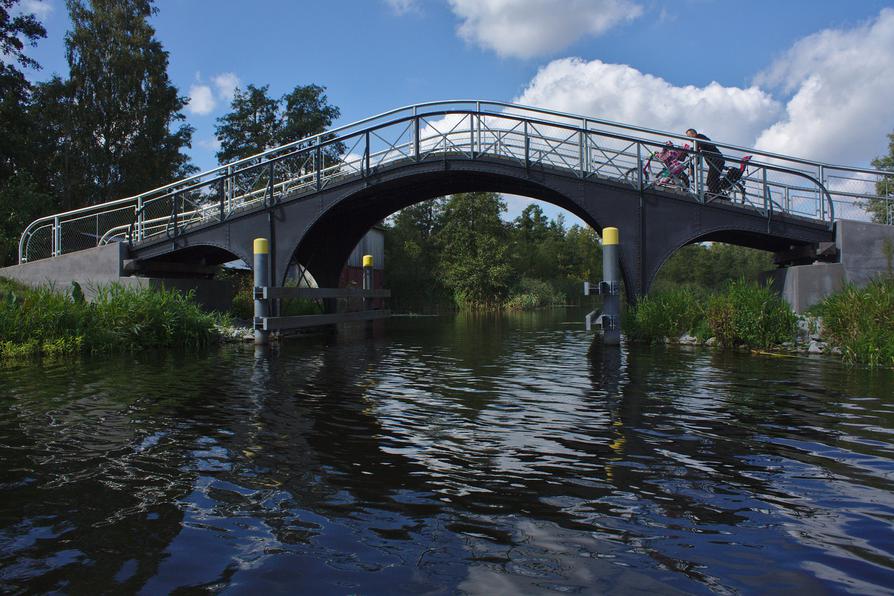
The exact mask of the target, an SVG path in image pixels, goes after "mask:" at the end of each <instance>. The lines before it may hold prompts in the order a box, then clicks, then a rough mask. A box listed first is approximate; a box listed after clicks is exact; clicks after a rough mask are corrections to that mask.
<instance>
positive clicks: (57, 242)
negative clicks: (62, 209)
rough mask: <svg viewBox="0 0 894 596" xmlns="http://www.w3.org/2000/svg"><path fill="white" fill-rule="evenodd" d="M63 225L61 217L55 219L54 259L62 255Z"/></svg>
mask: <svg viewBox="0 0 894 596" xmlns="http://www.w3.org/2000/svg"><path fill="white" fill-rule="evenodd" d="M61 226H62V223H61V222H60V220H59V216H58V215H57V216H56V217H54V218H53V246H52V251H51V252H52V253H53V256H54V257H58V256H59V255H61V254H62V227H61Z"/></svg>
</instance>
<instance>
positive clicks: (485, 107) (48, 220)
mask: <svg viewBox="0 0 894 596" xmlns="http://www.w3.org/2000/svg"><path fill="white" fill-rule="evenodd" d="M459 106H462V107H463V108H465V109H457V107H459ZM438 108H441V109H438ZM450 108H453V109H450ZM447 115H462V116H463V117H465V116H467V115H472V116H478V120H479V135H480V127H481V122H482V120H483V119H486V118H489V117H496V118H501V119H509V120H515V121H517V122H526V123H529V124H532V125H536V126H547V127H552V128H561V129H565V130H570V131H574V132H577V133H581V134H584V135H586V136H587V137H589V135H593V134H595V135H599V136H600V137H607V138H614V139H617V140H623V141H628V142H632V143H634V144H636V143H648V144H655V141H653V140H650V139H644V138H641V137H634V136H629V135H626V134H619V133H618V132H616V131H615V132H613V131H609V130H602V129H599V128H596V127H597V126H606V127H613V128H615V129H619V130H620V131H626V132H636V133H639V134H645V135H651V136H655V137H660V138H664V139H667V138H670V139H675V140H679V141H691V139H689V138H688V137H685V136H683V135H679V134H676V133H671V132H668V131H661V130H656V129H652V128H648V127H642V126H636V125H631V124H625V123H619V122H614V121H610V120H605V119H600V118H591V117H587V116H581V115H576V114H570V113H565V112H559V111H556V110H549V109H546V108H538V107H534V106H524V105H518V104H512V103H508V102H500V101H487V100H443V101H430V102H422V103H417V104H413V105H410V106H404V107H401V108H396V109H392V110H388V111H385V112H382V113H379V114H376V115H373V116H369V117H367V118H363V119H361V120H357V121H355V122H352V123H350V124H345V125H342V126H338V127H335V128H332V129H329V130H327V131H324V132H321V133H318V134H315V135H312V136H310V137H306V138H303V139H299V140H296V141H292V142H290V143H286V144H284V145H281V146H278V147H273V148H270V149H267V150H265V151H262V152H260V153H257V154H255V155H252V156H249V157H246V158H243V159H240V160H236V161H234V162H230V163H228V164H222V165H219V166H217V167H215V168H212V169H209V170H206V171H204V172H200V173H198V174H194V175H192V176H188V177H186V178H183V179H181V180H177V181H174V182H171V183H169V184H165V185H162V186H159V187H157V188H154V189H152V190H149V191H146V192H143V193H140V194H138V195H134V196H131V197H127V198H123V199H116V200H114V201H109V202H106V203H99V204H96V205H90V206H87V207H82V208H79V209H73V210H69V211H65V212H62V213H58V214H53V215H49V216H46V217H42V218H39V219H36V220H34V221H33V222H31V223H30V224H29V225H28V226H27V227H26V229H25V230H24V232H23V233H22V236H21V238H20V240H19V260H20V262H21V261H24V260H26V259H27V256H26V254H25V251H24V247H25V242H26V239H27V238H29V236H30V235H31V234H33V233H34V232H35V231H37V230H38V229H43V228H44V227H45V226H46V225H47V224H52V225H53V227H54V231H53V233H54V234H56V229H55V228H56V227H57V225H58V224H59V222H60V221H62V220H68V219H70V218H72V217H78V218H79V219H80V218H85V217H91V216H93V215H97V216H98V215H100V214H102V213H106V212H109V211H110V210H115V209H125V208H127V207H129V206H131V205H133V206H134V211H135V213H137V212H139V211H140V210H141V207H140V205H141V203H143V202H144V201H151V200H155V199H157V198H160V197H164V196H170V195H171V194H174V195H176V194H177V192H178V191H179V189H186V190H192V189H195V188H197V187H199V186H205V185H207V184H209V180H208V178H209V177H211V176H213V177H215V178H214V180H220V179H223V180H228V179H230V178H231V177H232V176H233V175H234V174H241V173H245V172H248V171H253V170H255V169H256V168H258V167H261V166H265V165H267V164H270V163H275V162H277V161H280V159H281V158H286V157H292V156H296V155H309V154H311V153H312V152H316V153H317V154H319V152H320V151H321V148H325V147H328V146H332V145H333V144H336V143H340V142H342V141H344V140H347V139H352V138H355V137H358V136H360V135H363V134H366V135H369V133H370V132H373V131H376V130H380V129H383V128H386V127H389V126H394V125H395V124H399V123H401V122H413V121H415V122H417V126H416V130H417V131H418V122H419V121H420V120H421V119H427V118H433V117H439V116H447ZM533 115H538V116H549V117H553V118H556V117H557V118H561V119H564V120H567V121H569V122H558V121H554V120H546V119H542V118H541V117H531V116H533ZM572 123H574V124H572ZM576 124H581V126H576ZM451 133H452V131H451ZM451 133H448V134H446V135H442V136H443V137H444V138H445V139H447V138H448V137H449V135H450V134H451ZM538 138H539V139H541V140H546V139H547V137H545V136H540V137H538ZM552 140H555V141H559V142H558V145H562V144H563V141H561V139H552ZM447 142H449V141H447ZM474 142H475V141H474V139H472V141H471V143H472V145H473V146H472V151H473V152H474ZM479 142H480V139H479ZM418 143H419V141H418V139H417V141H416V144H417V147H418ZM368 144H369V141H368V139H367V152H368V150H369V148H368ZM714 144H715V145H717V146H718V147H722V148H724V149H727V150H732V151H738V152H741V153H750V154H752V155H755V156H761V157H764V158H767V159H769V160H777V161H778V160H782V161H785V162H789V163H793V164H798V165H800V166H811V167H815V168H818V173H819V175H820V178H822V177H823V170H824V169H829V170H836V171H839V172H842V171H843V172H852V173H855V174H862V175H867V174H868V175H872V176H891V175H892V172H889V171H885V170H872V169H868V168H858V167H851V166H842V165H834V164H828V163H824V162H818V161H813V160H808V159H803V158H798V157H792V156H785V155H781V154H776V153H772V152H767V151H761V150H756V149H752V148H747V147H741V146H738V145H732V144H728V143H723V142H714ZM479 149H480V147H479ZM556 149H557V147H556ZM408 150H409V148H408ZM581 154H582V155H583V149H581ZM556 155H557V156H558V157H559V158H560V159H562V160H563V161H564V160H565V158H564V157H562V154H561V153H559V152H556ZM369 157H370V156H369V154H368V153H367V155H366V164H367V167H368V165H369ZM566 163H567V162H566ZM753 163H754V162H753ZM603 165H604V164H603ZM754 165H756V166H757V165H758V164H756V163H754ZM769 166H770V164H762V165H761V167H769ZM361 167H362V164H361ZM318 169H319V168H315V170H318ZM774 169H775V171H780V172H786V173H789V174H795V175H799V176H805V177H806V178H808V179H809V180H810V181H811V182H813V183H814V184H816V185H817V190H819V191H820V192H821V193H822V194H823V195H824V197H825V198H826V200H827V201H828V203H829V214H830V215H831V214H832V213H834V206H833V201H832V198H831V194H838V193H835V191H832V193H831V194H830V191H829V190H828V189H827V188H826V187H825V185H824V180H821V179H818V178H816V177H814V176H813V175H812V174H809V173H807V172H804V171H801V170H797V169H791V168H782V169H779V168H774ZM318 174H319V172H318ZM836 178H841V177H836ZM842 179H844V180H848V179H847V178H842ZM850 180H853V179H850ZM847 194H848V193H844V192H842V193H840V196H847ZM852 194H854V193H852ZM858 196H861V197H862V196H865V195H862V194H860V195H858ZM822 215H825V214H824V213H823V214H822ZM823 219H825V217H823ZM131 237H132V235H131ZM54 250H55V249H54ZM23 257H24V258H23Z"/></svg>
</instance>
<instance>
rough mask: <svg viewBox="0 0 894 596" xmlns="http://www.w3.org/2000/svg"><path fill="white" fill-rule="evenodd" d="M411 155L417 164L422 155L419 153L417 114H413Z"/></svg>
mask: <svg viewBox="0 0 894 596" xmlns="http://www.w3.org/2000/svg"><path fill="white" fill-rule="evenodd" d="M413 155H414V156H415V157H416V161H417V162H418V161H420V160H421V159H422V155H421V154H420V153H419V116H418V115H417V114H413Z"/></svg>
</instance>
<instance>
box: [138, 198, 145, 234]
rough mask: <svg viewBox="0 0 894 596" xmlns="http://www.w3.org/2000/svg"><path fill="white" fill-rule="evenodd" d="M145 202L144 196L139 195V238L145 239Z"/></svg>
mask: <svg viewBox="0 0 894 596" xmlns="http://www.w3.org/2000/svg"><path fill="white" fill-rule="evenodd" d="M144 207H145V205H144V203H143V196H142V195H140V196H139V197H137V240H142V239H143V225H144V223H145V221H146V214H145V213H144Z"/></svg>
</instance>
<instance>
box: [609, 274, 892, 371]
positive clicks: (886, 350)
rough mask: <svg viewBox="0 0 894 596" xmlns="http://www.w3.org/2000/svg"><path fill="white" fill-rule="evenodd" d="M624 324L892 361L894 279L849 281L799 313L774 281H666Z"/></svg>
mask: <svg viewBox="0 0 894 596" xmlns="http://www.w3.org/2000/svg"><path fill="white" fill-rule="evenodd" d="M624 330H625V333H626V334H627V336H628V337H629V338H630V339H631V340H633V341H644V342H668V341H670V342H681V343H693V344H705V343H707V344H718V345H723V346H728V347H745V348H756V349H768V348H769V349H782V350H810V351H815V352H819V351H828V352H833V353H835V354H840V355H841V357H842V358H843V359H844V360H845V361H847V362H850V363H853V364H866V365H869V366H872V367H875V366H894V278H892V277H885V278H879V279H876V280H875V281H873V282H871V283H870V284H869V285H867V286H866V287H863V288H857V287H855V286H847V287H845V288H844V289H843V290H841V291H840V292H837V293H835V294H832V295H831V296H829V297H827V298H826V299H825V300H823V301H822V302H820V303H819V304H818V305H816V306H815V307H813V308H812V309H811V310H810V312H809V313H808V315H806V316H803V317H799V316H798V315H796V314H795V313H794V312H793V311H792V310H791V308H790V307H789V305H788V304H787V303H786V302H785V301H784V300H783V299H782V298H781V297H780V296H779V295H778V294H777V293H776V292H775V291H774V290H773V289H772V288H771V287H769V286H761V285H758V284H756V283H752V282H746V281H744V280H737V281H733V282H728V283H727V284H726V285H725V286H724V287H722V288H721V289H719V290H706V289H696V288H693V287H677V288H671V289H667V290H662V291H657V292H653V293H651V294H650V295H648V296H645V297H644V298H642V299H641V300H640V301H639V302H638V303H637V305H636V306H635V307H634V308H632V309H630V310H628V311H627V313H626V317H625V321H624ZM818 346H824V348H819V347H818Z"/></svg>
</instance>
